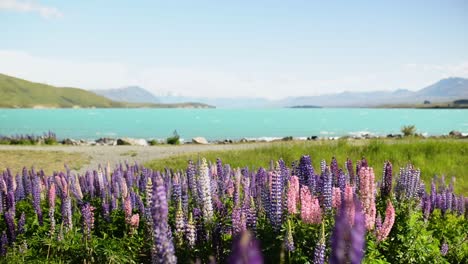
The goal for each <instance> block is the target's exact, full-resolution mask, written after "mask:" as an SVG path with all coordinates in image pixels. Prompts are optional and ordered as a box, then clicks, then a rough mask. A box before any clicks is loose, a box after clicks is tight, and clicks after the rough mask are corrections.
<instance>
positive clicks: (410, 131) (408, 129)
mask: <svg viewBox="0 0 468 264" xmlns="http://www.w3.org/2000/svg"><path fill="white" fill-rule="evenodd" d="M401 133H403V135H404V136H405V137H409V136H414V135H415V134H416V126H414V125H408V126H403V127H402V128H401Z"/></svg>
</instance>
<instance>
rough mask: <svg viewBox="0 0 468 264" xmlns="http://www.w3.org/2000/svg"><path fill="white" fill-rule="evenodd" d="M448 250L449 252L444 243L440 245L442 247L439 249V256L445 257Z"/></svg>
mask: <svg viewBox="0 0 468 264" xmlns="http://www.w3.org/2000/svg"><path fill="white" fill-rule="evenodd" d="M448 250H449V247H448V244H447V243H445V242H444V243H443V244H442V246H441V247H440V254H441V255H442V256H445V255H447V253H448Z"/></svg>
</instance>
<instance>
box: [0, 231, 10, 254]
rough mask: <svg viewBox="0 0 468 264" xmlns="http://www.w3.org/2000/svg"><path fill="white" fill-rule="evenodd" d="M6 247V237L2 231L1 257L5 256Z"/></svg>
mask: <svg viewBox="0 0 468 264" xmlns="http://www.w3.org/2000/svg"><path fill="white" fill-rule="evenodd" d="M7 248H8V238H7V235H6V233H5V231H3V233H2V236H1V238H0V256H2V257H4V256H6V253H7Z"/></svg>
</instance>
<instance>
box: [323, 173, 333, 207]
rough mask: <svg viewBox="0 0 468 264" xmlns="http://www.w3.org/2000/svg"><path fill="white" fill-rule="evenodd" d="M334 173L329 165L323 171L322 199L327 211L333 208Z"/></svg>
mask: <svg viewBox="0 0 468 264" xmlns="http://www.w3.org/2000/svg"><path fill="white" fill-rule="evenodd" d="M332 177H333V175H332V173H331V170H330V168H329V167H327V168H326V169H325V172H324V173H323V183H322V200H323V208H324V209H325V210H326V211H330V210H331V209H332V202H333V201H332V188H333V178H332Z"/></svg>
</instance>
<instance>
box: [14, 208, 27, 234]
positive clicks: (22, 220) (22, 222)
mask: <svg viewBox="0 0 468 264" xmlns="http://www.w3.org/2000/svg"><path fill="white" fill-rule="evenodd" d="M25 224H26V214H25V213H24V212H22V213H21V216H20V219H19V221H18V229H17V231H16V234H17V235H20V234H23V233H24V225H25Z"/></svg>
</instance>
